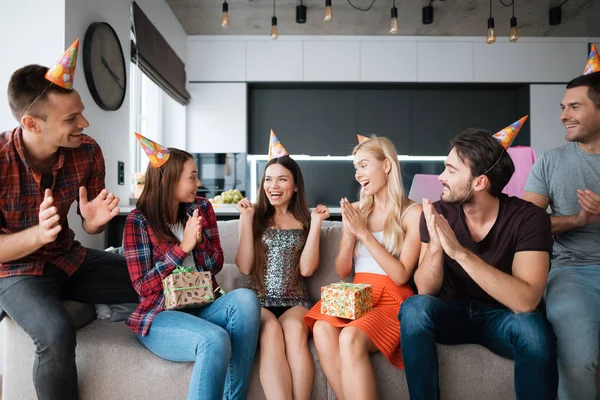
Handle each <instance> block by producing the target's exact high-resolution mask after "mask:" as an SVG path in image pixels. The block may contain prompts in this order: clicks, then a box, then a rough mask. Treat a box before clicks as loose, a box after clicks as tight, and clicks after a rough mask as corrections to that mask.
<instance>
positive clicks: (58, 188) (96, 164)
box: [0, 128, 104, 278]
mask: <svg viewBox="0 0 600 400" xmlns="http://www.w3.org/2000/svg"><path fill="white" fill-rule="evenodd" d="M57 155H58V157H57V161H56V164H55V165H54V167H53V168H52V175H53V177H54V184H53V186H52V187H51V189H52V197H53V198H54V206H55V207H57V209H58V214H59V215H60V220H59V223H60V224H61V225H62V230H61V231H60V233H59V234H58V237H57V238H56V240H55V241H54V242H52V243H48V244H46V245H45V246H42V247H41V248H40V249H38V250H36V251H35V252H33V253H32V254H30V255H28V256H25V257H23V258H21V259H18V260H13V261H9V262H4V263H0V278H3V277H7V276H14V275H42V273H43V272H44V262H46V261H48V262H50V263H52V264H54V265H56V266H58V267H59V268H61V269H62V270H63V271H65V272H66V273H67V274H68V275H69V276H70V275H72V274H73V273H74V272H75V271H76V270H77V268H79V266H80V265H81V263H82V262H83V259H84V258H85V248H83V247H82V246H81V245H80V244H79V242H77V241H76V240H75V239H74V238H75V234H74V233H73V231H72V230H71V229H70V228H69V222H68V220H67V214H68V213H69V208H70V207H71V204H73V201H75V200H77V202H79V187H80V186H85V187H86V188H87V191H88V198H89V199H93V198H95V197H97V196H98V194H100V192H101V191H102V189H104V157H103V156H102V151H101V150H100V146H98V144H97V143H96V141H95V140H94V139H92V138H91V137H89V136H86V135H83V136H82V144H81V146H79V147H77V148H64V147H59V148H58V153H57ZM41 180H42V176H41V174H40V173H38V172H36V171H34V170H33V169H32V168H31V165H30V164H29V162H28V160H27V157H26V154H25V149H24V144H23V131H22V129H21V128H15V129H14V130H12V131H8V132H4V133H1V134H0V234H11V233H16V232H20V231H22V230H25V229H27V228H30V227H32V226H35V225H37V224H38V222H39V220H38V214H39V211H40V205H41V204H42V201H44V189H43V188H42V186H41ZM77 212H78V213H79V206H78V207H77Z"/></svg>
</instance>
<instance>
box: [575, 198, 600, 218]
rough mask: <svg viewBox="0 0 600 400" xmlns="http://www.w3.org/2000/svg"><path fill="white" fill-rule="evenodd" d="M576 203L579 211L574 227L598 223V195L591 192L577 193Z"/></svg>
mask: <svg viewBox="0 0 600 400" xmlns="http://www.w3.org/2000/svg"><path fill="white" fill-rule="evenodd" d="M577 201H578V202H579V205H580V206H581V211H580V212H579V214H577V217H575V225H576V226H578V227H582V226H584V225H587V224H591V223H592V222H596V221H600V195H598V194H596V193H594V192H592V191H591V190H581V189H579V190H578V191H577Z"/></svg>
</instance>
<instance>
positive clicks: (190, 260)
mask: <svg viewBox="0 0 600 400" xmlns="http://www.w3.org/2000/svg"><path fill="white" fill-rule="evenodd" d="M169 228H171V232H173V234H174V235H175V237H177V239H179V241H180V242H183V225H182V224H177V225H169ZM181 264H182V265H181V267H192V268H194V269H196V270H198V268H196V262H195V261H194V256H193V255H192V254H188V255H187V257H186V258H185V259H184V260H183V263H181Z"/></svg>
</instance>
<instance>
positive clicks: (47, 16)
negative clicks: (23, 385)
mask: <svg viewBox="0 0 600 400" xmlns="http://www.w3.org/2000/svg"><path fill="white" fill-rule="evenodd" d="M32 9H37V10H39V12H37V13H31V10H32ZM25 20H26V21H28V25H27V28H26V29H25V28H24V25H23V21H25ZM64 20H65V0H48V1H45V2H39V1H36V0H22V1H16V2H13V1H3V2H2V4H0V49H1V50H2V54H3V58H2V62H0V132H4V131H7V130H11V129H13V128H14V127H16V126H17V125H18V122H17V120H16V119H15V118H14V117H13V115H12V114H11V112H10V108H9V107H8V99H7V96H6V89H7V87H8V81H9V80H10V77H11V76H12V74H13V72H14V71H16V70H17V69H19V68H21V67H23V66H25V65H27V64H41V65H48V64H52V63H53V62H54V61H56V59H57V58H58V57H59V56H60V54H61V53H62V52H63V51H64V42H65V35H64V29H63V27H64ZM16 32H17V33H18V34H16ZM3 342H4V327H0V343H3ZM3 353H4V344H2V345H0V374H2V367H3V366H2V363H3Z"/></svg>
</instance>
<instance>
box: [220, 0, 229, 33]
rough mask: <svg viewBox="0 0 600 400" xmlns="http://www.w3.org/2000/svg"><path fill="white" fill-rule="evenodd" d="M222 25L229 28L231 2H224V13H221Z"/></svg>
mask: <svg viewBox="0 0 600 400" xmlns="http://www.w3.org/2000/svg"><path fill="white" fill-rule="evenodd" d="M221 26H222V27H223V28H227V27H228V26H229V4H227V2H226V1H225V2H223V13H222V14H221Z"/></svg>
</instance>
